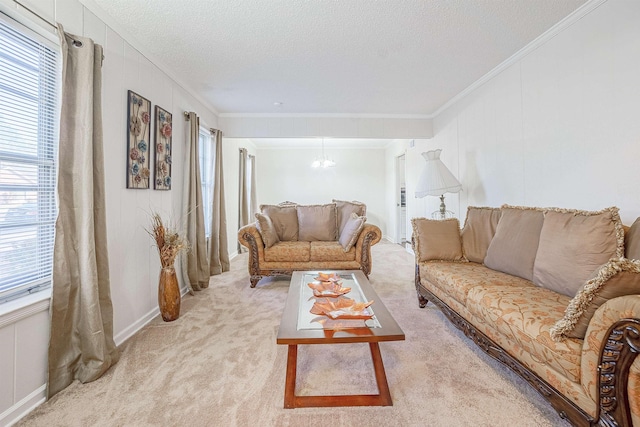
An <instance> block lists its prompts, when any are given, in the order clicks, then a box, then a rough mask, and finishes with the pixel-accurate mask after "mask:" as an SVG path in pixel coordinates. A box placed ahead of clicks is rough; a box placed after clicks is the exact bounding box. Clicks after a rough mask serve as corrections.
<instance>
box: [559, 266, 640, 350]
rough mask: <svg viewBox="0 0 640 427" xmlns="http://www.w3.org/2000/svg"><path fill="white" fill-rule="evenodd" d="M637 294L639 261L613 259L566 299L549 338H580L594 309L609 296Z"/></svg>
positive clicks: (639, 276) (639, 286) (639, 274)
mask: <svg viewBox="0 0 640 427" xmlns="http://www.w3.org/2000/svg"><path fill="white" fill-rule="evenodd" d="M639 294H640V261H638V260H629V259H626V258H616V259H613V260H611V261H609V262H607V263H606V264H604V265H603V266H602V267H601V268H599V269H597V270H596V272H595V273H594V274H593V275H592V276H591V278H589V280H588V281H587V283H585V284H584V286H583V287H582V288H581V289H580V290H579V291H578V293H577V294H576V296H575V297H573V299H572V300H571V301H570V302H569V305H568V306H567V309H566V310H565V313H564V317H563V318H562V319H560V320H558V322H556V324H555V325H553V327H552V328H551V330H550V334H551V338H553V339H554V340H555V341H562V340H563V339H564V338H567V337H569V338H580V339H584V337H585V335H586V333H587V328H588V327H589V322H590V321H591V318H592V317H593V315H594V313H595V312H596V310H597V309H598V308H599V307H600V306H601V305H602V304H604V303H605V302H607V301H608V300H610V299H612V298H617V297H621V296H625V295H639Z"/></svg>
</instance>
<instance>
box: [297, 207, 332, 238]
mask: <svg viewBox="0 0 640 427" xmlns="http://www.w3.org/2000/svg"><path fill="white" fill-rule="evenodd" d="M296 209H297V212H298V240H302V241H306V242H314V241H325V242H327V241H329V242H330V241H334V242H335V241H336V240H338V221H337V215H336V204H335V203H329V204H326V205H298V206H297V207H296Z"/></svg>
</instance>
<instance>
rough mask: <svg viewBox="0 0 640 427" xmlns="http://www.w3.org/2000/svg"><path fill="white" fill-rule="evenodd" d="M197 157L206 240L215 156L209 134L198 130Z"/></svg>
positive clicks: (202, 129)
mask: <svg viewBox="0 0 640 427" xmlns="http://www.w3.org/2000/svg"><path fill="white" fill-rule="evenodd" d="M198 155H199V157H200V181H201V183H200V184H201V186H202V204H203V206H202V207H203V210H204V232H205V235H206V237H207V239H208V238H209V237H210V236H211V219H212V218H211V216H212V209H213V206H212V205H211V204H212V203H213V200H211V199H212V197H213V170H211V165H213V159H212V156H215V153H214V151H213V144H212V139H211V132H209V131H208V130H206V129H204V128H200V135H199V138H198Z"/></svg>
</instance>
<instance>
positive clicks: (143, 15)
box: [92, 0, 586, 115]
mask: <svg viewBox="0 0 640 427" xmlns="http://www.w3.org/2000/svg"><path fill="white" fill-rule="evenodd" d="M92 2H93V3H94V4H95V5H97V6H98V7H99V8H102V9H103V11H104V12H106V13H107V14H108V15H110V16H111V18H112V19H113V20H114V21H115V22H117V23H118V24H119V25H120V26H121V28H123V29H125V30H126V31H127V32H128V33H129V34H131V35H132V36H133V37H134V38H135V39H136V40H137V42H138V44H139V45H140V46H142V47H144V49H143V51H144V52H146V53H147V54H150V55H151V56H152V57H154V58H157V59H159V60H160V61H161V62H162V63H163V64H164V65H166V66H167V67H168V69H170V70H171V71H172V72H173V73H174V74H176V75H178V76H181V77H182V80H183V81H185V82H188V84H190V85H191V88H190V89H192V90H193V91H194V92H195V93H197V94H199V95H200V96H201V97H202V98H204V99H205V100H207V101H208V102H209V103H210V104H211V105H212V106H214V107H215V108H216V109H217V110H218V111H219V112H220V113H281V114H292V113H293V114H313V113H318V114H420V115H429V114H433V113H434V112H435V111H436V110H438V108H439V107H441V106H442V105H444V104H445V103H446V102H447V101H449V100H450V99H451V98H453V97H454V96H455V95H457V94H458V93H460V92H461V91H463V90H464V89H465V88H466V87H468V86H469V85H471V84H472V83H473V82H475V81H476V80H478V79H479V78H480V77H482V76H483V75H484V74H486V73H487V72H489V71H490V70H491V69H493V68H494V67H496V66H497V65H498V64H500V63H501V62H503V61H504V60H506V59H507V58H509V57H510V56H511V55H513V54H514V53H515V52H517V51H518V50H519V49H521V48H522V47H524V46H525V45H527V44H528V43H529V42H531V41H532V40H534V39H535V38H536V37H538V36H539V35H541V34H542V33H544V32H545V31H546V30H548V29H549V28H550V27H552V26H553V25H554V24H556V23H557V22H558V21H560V20H561V19H563V18H564V17H566V16H567V15H569V14H570V13H571V12H573V11H574V10H575V9H577V8H578V7H579V6H581V5H582V4H584V3H585V2H586V0H384V1H372V0H341V1H338V0H334V1H329V0H326V1H323V0H182V1H175V0H153V1H150V0H92ZM274 102H282V103H283V105H282V106H280V107H276V106H274Z"/></svg>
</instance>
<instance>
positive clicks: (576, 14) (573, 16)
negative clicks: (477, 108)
mask: <svg viewBox="0 0 640 427" xmlns="http://www.w3.org/2000/svg"><path fill="white" fill-rule="evenodd" d="M607 1H608V0H589V1H587V2H586V3H585V4H583V5H582V6H580V7H579V8H577V9H576V10H574V11H573V12H572V13H570V14H569V15H567V16H566V17H565V18H564V19H562V20H561V21H559V22H558V23H557V24H555V25H554V26H553V27H551V28H549V29H548V30H547V31H545V32H544V33H542V34H541V35H540V36H538V37H536V38H535V39H534V40H532V41H531V42H530V43H529V44H527V45H526V46H525V47H523V48H522V49H520V50H519V51H517V52H516V53H514V54H513V55H511V56H510V57H509V58H508V59H506V60H505V61H503V62H501V63H500V64H499V65H498V66H497V67H495V68H494V69H492V70H491V71H489V72H488V73H487V74H485V75H484V76H482V77H480V78H479V79H478V80H476V81H475V82H473V83H472V84H471V85H470V86H468V87H467V88H466V89H464V90H463V91H462V92H460V93H458V94H457V95H456V96H454V97H453V98H451V99H450V100H449V101H447V102H446V103H445V104H444V105H442V106H441V107H440V108H438V109H437V110H436V111H435V112H434V113H433V114H430V116H431V117H432V118H435V117H437V116H439V115H440V114H441V113H442V112H444V111H445V110H446V109H447V108H449V107H451V106H452V105H454V104H455V103H457V102H458V101H460V100H461V99H462V98H464V97H465V96H467V95H469V94H470V93H471V92H473V91H474V90H476V89H478V88H479V87H480V86H482V85H483V84H485V83H486V82H488V81H489V80H491V79H492V78H494V77H495V76H497V75H498V74H500V73H501V72H503V71H504V70H506V69H507V68H509V67H510V66H512V65H513V64H515V63H516V62H518V61H520V60H522V59H523V58H524V57H526V56H527V55H529V54H530V53H531V52H533V51H534V50H536V49H537V48H539V47H540V46H542V45H543V44H545V43H547V42H548V41H549V40H551V39H552V38H554V37H555V36H557V35H558V34H560V33H561V32H562V31H564V30H566V29H567V28H569V27H570V26H572V25H573V24H575V23H576V22H578V21H579V20H581V19H582V18H584V17H585V16H586V15H588V14H589V13H591V12H593V11H594V10H595V9H597V8H598V7H600V6H601V5H602V4H603V3H606V2H607Z"/></svg>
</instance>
